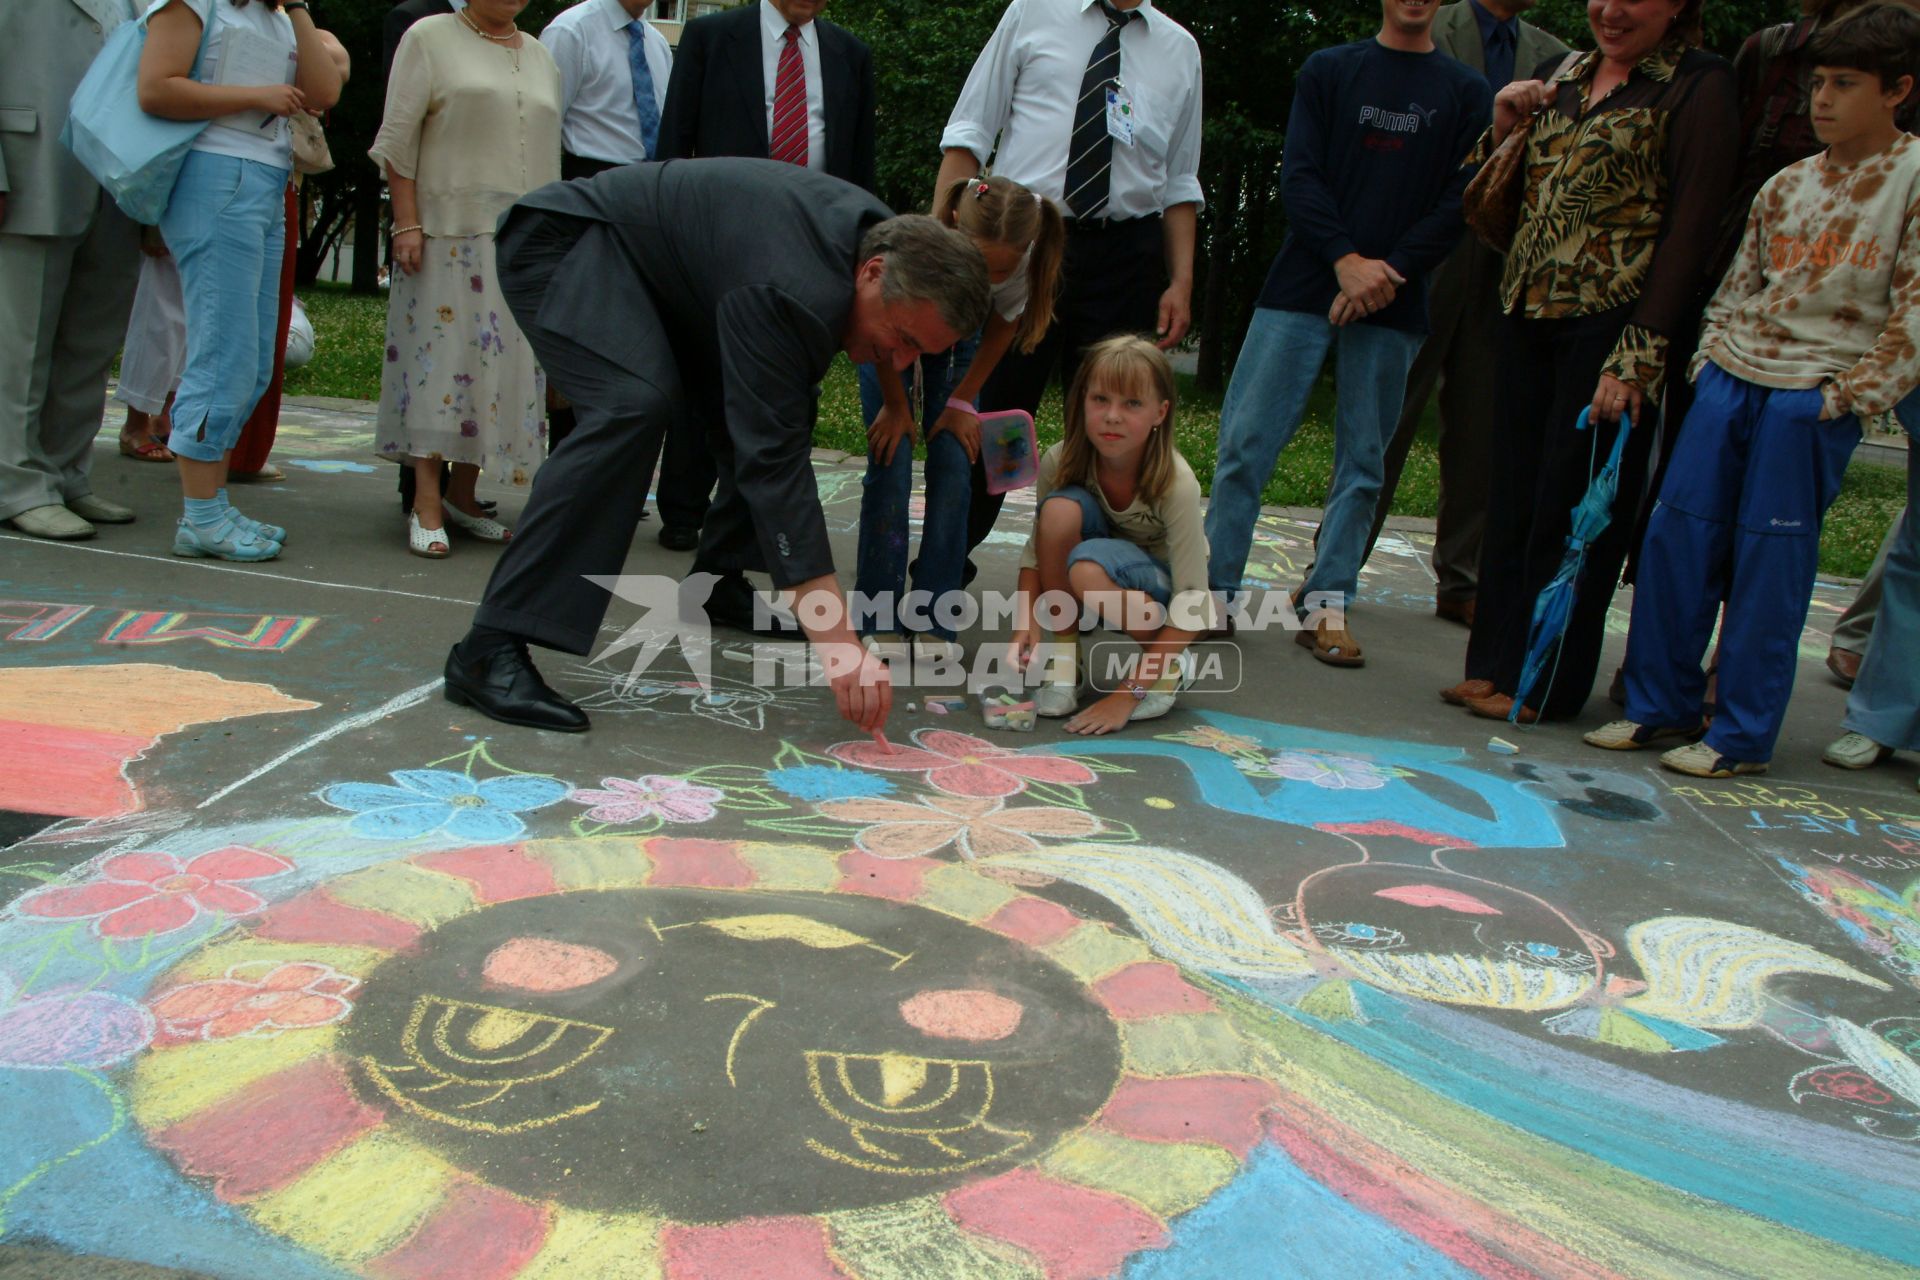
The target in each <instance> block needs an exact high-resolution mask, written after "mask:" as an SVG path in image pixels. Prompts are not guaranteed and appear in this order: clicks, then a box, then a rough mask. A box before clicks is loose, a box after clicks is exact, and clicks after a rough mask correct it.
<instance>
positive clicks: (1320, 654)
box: [1293, 620, 1367, 667]
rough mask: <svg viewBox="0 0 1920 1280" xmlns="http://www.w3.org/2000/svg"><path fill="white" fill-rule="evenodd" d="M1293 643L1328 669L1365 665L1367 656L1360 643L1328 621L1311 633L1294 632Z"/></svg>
mask: <svg viewBox="0 0 1920 1280" xmlns="http://www.w3.org/2000/svg"><path fill="white" fill-rule="evenodd" d="M1293 642H1294V643H1295V644H1297V645H1300V646H1301V647H1302V648H1304V649H1307V650H1308V651H1310V652H1311V653H1312V654H1313V656H1314V657H1316V658H1318V659H1320V661H1322V662H1324V663H1326V664H1327V665H1328V666H1330V667H1364V666H1366V665H1367V655H1366V654H1365V653H1363V652H1361V649H1360V642H1359V641H1358V640H1355V639H1354V638H1353V632H1351V631H1349V630H1347V629H1346V628H1345V627H1337V626H1335V625H1333V623H1332V622H1330V621H1325V620H1323V621H1322V622H1321V623H1320V625H1319V626H1318V627H1317V628H1315V629H1314V630H1312V631H1296V632H1294V633H1293Z"/></svg>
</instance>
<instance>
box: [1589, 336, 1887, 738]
mask: <svg viewBox="0 0 1920 1280" xmlns="http://www.w3.org/2000/svg"><path fill="white" fill-rule="evenodd" d="M1820 406H1821V402H1820V392H1819V391H1818V390H1817V389H1815V390H1808V391H1779V390H1774V389H1772V388H1769V387H1762V386H1756V385H1755V384H1753V383H1750V382H1745V381H1743V380H1741V379H1739V378H1736V377H1734V376H1733V375H1732V374H1730V373H1727V372H1726V371H1725V370H1723V369H1721V368H1719V367H1718V366H1717V365H1715V364H1713V363H1712V362H1711V361H1709V362H1708V363H1707V365H1706V366H1705V367H1704V368H1703V369H1702V370H1701V371H1700V378H1699V381H1698V382H1697V383H1696V385H1695V399H1694V402H1693V410H1692V412H1691V413H1689V414H1688V415H1687V420H1686V424H1685V425H1684V426H1683V427H1682V428H1681V429H1680V439H1679V442H1678V444H1677V445H1676V446H1675V448H1674V454H1673V461H1672V462H1671V463H1670V464H1669V465H1668V468H1667V478H1666V483H1665V484H1664V485H1662V486H1661V489H1660V503H1659V506H1657V507H1656V508H1655V509H1654V513H1653V516H1652V518H1651V519H1650V520H1649V521H1648V522H1647V537H1646V542H1645V543H1644V545H1643V546H1642V548H1641V552H1640V572H1639V577H1638V579H1637V581H1636V583H1635V586H1634V593H1633V629H1632V632H1631V634H1630V635H1629V637H1628V640H1627V671H1626V675H1627V718H1628V719H1629V720H1633V721H1635V722H1637V723H1640V724H1651V725H1663V726H1664V725H1689V724H1697V723H1699V720H1700V715H1701V709H1702V706H1703V701H1704V698H1705V694H1706V675H1705V674H1704V673H1703V672H1702V671H1701V669H1700V662H1701V659H1702V658H1703V657H1704V656H1705V654H1706V651H1707V643H1708V641H1709V640H1710V639H1711V638H1712V636H1713V621H1714V615H1715V614H1716V613H1717V612H1718V611H1719V609H1720V605H1721V602H1722V601H1724V602H1725V603H1726V621H1725V624H1724V626H1723V629H1722V632H1721V637H1720V682H1719V689H1718V699H1717V700H1718V702H1719V707H1720V709H1719V713H1718V714H1717V715H1716V716H1715V717H1714V721H1713V728H1712V730H1711V731H1710V732H1709V733H1708V734H1707V745H1708V746H1710V747H1712V748H1713V749H1714V750H1715V751H1716V752H1718V753H1719V754H1720V755H1723V756H1726V757H1727V758H1729V759H1732V760H1742V761H1755V762H1759V761H1766V760H1771V759H1772V758H1773V746H1774V742H1775V740H1777V739H1778V738H1779V736H1780V726H1781V722H1782V721H1783V720H1784V718H1785V716H1786V711H1787V699H1788V698H1789V697H1790V696H1791V695H1792V693H1793V677H1794V673H1795V670H1796V668H1797V667H1798V665H1799V656H1800V632H1801V630H1802V628H1803V627H1805V625H1806V621H1807V603H1808V601H1809V600H1810V599H1811V598H1812V596H1813V579H1814V574H1815V572H1816V571H1817V569H1818V567H1819V563H1820V523H1821V520H1822V519H1823V518H1824V517H1825V515H1826V511H1827V508H1828V507H1829V506H1831V505H1832V504H1833V500H1834V498H1835V497H1837V496H1838V495H1839V492H1840V482H1841V480H1842V479H1843V478H1844V477H1845V475H1846V470H1847V459H1848V458H1850V457H1851V456H1852V455H1853V450H1854V446H1856V445H1858V444H1859V443H1860V423H1859V420H1858V419H1856V418H1854V417H1853V416H1852V415H1850V414H1849V415H1847V416H1846V417H1842V418H1838V419H1835V420H1834V421H1832V422H1821V421H1820Z"/></svg>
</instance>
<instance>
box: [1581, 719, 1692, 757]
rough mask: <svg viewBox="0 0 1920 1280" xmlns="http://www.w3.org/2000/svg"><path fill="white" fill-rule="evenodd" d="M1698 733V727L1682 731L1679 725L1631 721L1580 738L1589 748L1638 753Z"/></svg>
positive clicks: (1592, 731) (1613, 723)
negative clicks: (1670, 740)
mask: <svg viewBox="0 0 1920 1280" xmlns="http://www.w3.org/2000/svg"><path fill="white" fill-rule="evenodd" d="M1699 732H1700V730H1699V728H1698V727H1695V728H1692V729H1684V728H1681V727H1680V726H1679V725H1654V724H1640V723H1638V722H1636V721H1633V720H1613V721H1609V722H1608V723H1606V724H1603V725H1601V726H1600V727H1599V728H1598V729H1594V730H1591V731H1589V732H1588V733H1586V734H1584V735H1582V736H1583V737H1584V739H1585V741H1586V743H1587V745H1588V746H1590V747H1600V748H1602V749H1604V750H1607V751H1638V750H1639V749H1640V748H1642V747H1650V746H1652V745H1653V744H1654V743H1656V742H1660V741H1662V740H1664V739H1670V738H1692V737H1694V736H1695V735H1696V734H1698V733H1699Z"/></svg>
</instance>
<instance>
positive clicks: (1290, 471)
mask: <svg viewBox="0 0 1920 1280" xmlns="http://www.w3.org/2000/svg"><path fill="white" fill-rule="evenodd" d="M300 297H301V300H302V301H303V302H304V303H305V304H306V307H307V314H308V315H309V316H310V317H312V319H313V325H314V332H315V334H316V337H317V342H316V345H315V348H314V357H313V361H312V363H310V364H309V365H307V367H306V368H304V369H298V370H295V371H294V372H292V373H290V374H288V375H287V394H288V395H296V396H344V397H347V398H349V399H355V400H377V399H379V398H380V363H381V357H382V354H383V353H384V351H385V349H386V317H387V312H386V299H385V297H384V296H382V297H377V298H364V297H354V296H352V295H350V294H348V293H347V292H346V290H345V289H344V288H342V287H340V286H337V285H317V286H314V287H312V288H308V289H303V290H301V291H300ZM1174 421H1175V433H1176V436H1177V438H1178V440H1179V444H1180V452H1181V453H1183V454H1184V455H1186V459H1187V461H1188V463H1190V464H1191V465H1192V467H1193V470H1194V473H1195V474H1196V475H1198V476H1199V477H1200V483H1201V486H1202V487H1203V488H1211V487H1212V482H1213V467H1214V458H1215V454H1216V451H1217V448H1218V443H1219V437H1220V401H1219V398H1218V397H1217V396H1205V395H1202V394H1200V393H1199V392H1198V391H1197V390H1195V388H1194V384H1193V380H1192V379H1191V378H1188V377H1185V376H1183V377H1182V378H1181V379H1180V408H1179V412H1178V413H1177V414H1176V416H1175V419H1174ZM1034 427H1035V429H1036V432H1037V433H1038V435H1039V437H1040V444H1041V447H1042V448H1045V447H1046V446H1047V445H1050V444H1052V443H1054V442H1055V441H1057V440H1058V439H1059V438H1060V430H1061V416H1060V392H1059V390H1058V388H1055V389H1052V390H1050V391H1048V393H1047V397H1046V399H1045V400H1044V401H1043V402H1042V403H1041V405H1040V412H1039V414H1038V415H1037V416H1036V417H1035V419H1034ZM1435 430H1436V421H1435V417H1434V410H1433V408H1432V406H1431V405H1430V406H1428V409H1427V417H1426V420H1425V421H1424V422H1423V423H1422V425H1421V429H1420V435H1419V437H1418V438H1417V439H1416V440H1415V441H1414V445H1413V450H1412V452H1411V453H1409V454H1408V455H1407V465H1406V470H1405V471H1404V472H1403V473H1402V474H1401V477H1400V487H1399V489H1398V490H1396V491H1395V493H1394V496H1393V513H1394V514H1395V515H1403V516H1426V517H1429V518H1431V517H1432V516H1433V514H1434V513H1435V512H1436V511H1437V510H1438V509H1439V496H1440V461H1439V456H1438V454H1437V453H1436V452H1435V449H1434V439H1435ZM813 438H814V443H815V444H816V445H818V446H819V447H820V448H823V449H838V450H841V451H843V452H846V453H863V452H865V450H866V447H867V443H866V430H865V428H864V427H863V426H862V424H861V421H860V391H859V387H858V385H857V383H856V382H855V380H854V372H853V366H852V365H851V364H849V363H848V362H847V360H846V359H845V358H844V357H842V358H840V359H837V360H835V361H834V364H833V368H832V369H831V370H830V371H829V372H828V374H827V380H826V383H825V385H824V386H823V387H822V388H821V397H820V420H819V422H818V423H817V424H816V425H815V428H814V433H813ZM916 452H919V450H916ZM1332 474H1333V388H1332V386H1331V385H1330V384H1329V383H1327V382H1326V381H1324V380H1323V381H1322V382H1321V384H1320V385H1319V386H1318V387H1317V388H1315V390H1314V393H1313V397H1312V398H1311V399H1310V400H1309V401H1308V403H1307V420H1306V423H1305V425H1303V426H1302V427H1301V428H1300V432H1299V434H1298V435H1296V436H1295V437H1294V439H1293V443H1292V444H1291V445H1289V446H1288V447H1287V449H1286V451H1285V452H1284V453H1282V454H1281V455H1280V464H1279V466H1278V467H1276V468H1275V469H1274V474H1273V477H1272V478H1271V479H1270V480H1269V481H1268V482H1267V487H1266V489H1265V491H1264V492H1263V493H1262V495H1261V497H1262V499H1263V500H1264V501H1265V502H1267V503H1270V504H1272V505H1274V506H1283V507H1317V506H1320V505H1321V504H1322V503H1324V502H1325V501H1326V498H1327V483H1328V480H1329V479H1330V478H1331V477H1332ZM1906 501H1907V482H1906V476H1905V475H1904V474H1902V473H1901V472H1900V471H1899V470H1898V469H1897V468H1893V467H1880V466H1873V465H1870V464H1861V465H1857V466H1854V467H1852V468H1850V469H1849V470H1848V472H1847V479H1846V483H1845V485H1844V486H1843V487H1842V488H1841V490H1840V497H1839V499H1838V500H1837V501H1836V502H1835V503H1834V504H1833V509H1832V510H1831V511H1829V512H1828V513H1827V523H1826V528H1825V531H1824V532H1823V533H1822V535H1821V539H1820V570H1821V572H1822V573H1826V574H1833V575H1838V576H1840V577H1848V578H1858V577H1861V576H1862V575H1864V574H1865V573H1866V571H1867V568H1868V566H1869V565H1871V564H1872V563H1873V557H1874V553H1875V552H1876V551H1878V550H1879V548H1880V542H1881V539H1883V538H1884V537H1885V536H1886V532H1887V529H1888V528H1889V527H1890V526H1891V525H1892V523H1893V519H1894V517H1895V516H1897V515H1898V514H1899V512H1900V509H1901V507H1902V506H1904V505H1905V504H1906Z"/></svg>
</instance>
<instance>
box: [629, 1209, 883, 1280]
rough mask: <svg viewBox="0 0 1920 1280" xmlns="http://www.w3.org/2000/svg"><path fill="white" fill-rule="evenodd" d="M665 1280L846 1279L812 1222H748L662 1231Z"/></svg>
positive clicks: (822, 1228) (823, 1233) (824, 1235)
mask: <svg viewBox="0 0 1920 1280" xmlns="http://www.w3.org/2000/svg"><path fill="white" fill-rule="evenodd" d="M660 1251H661V1254H662V1256H663V1257H664V1259H665V1261H666V1275H667V1280H719V1278H720V1277H722V1276H724V1277H726V1280H848V1276H847V1273H846V1272H844V1271H842V1270H841V1269H840V1268H839V1267H837V1266H835V1265H834V1262H833V1259H832V1258H831V1257H830V1256H829V1255H828V1253H827V1232H826V1227H825V1226H824V1225H823V1224H822V1223H820V1222H819V1221H817V1220H815V1219H813V1218H746V1219H743V1220H742V1221H740V1222H734V1223H729V1224H728V1225H726V1226H720V1227H688V1226H679V1225H674V1226H670V1227H668V1228H666V1230H664V1231H662V1232H661V1233H660Z"/></svg>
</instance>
